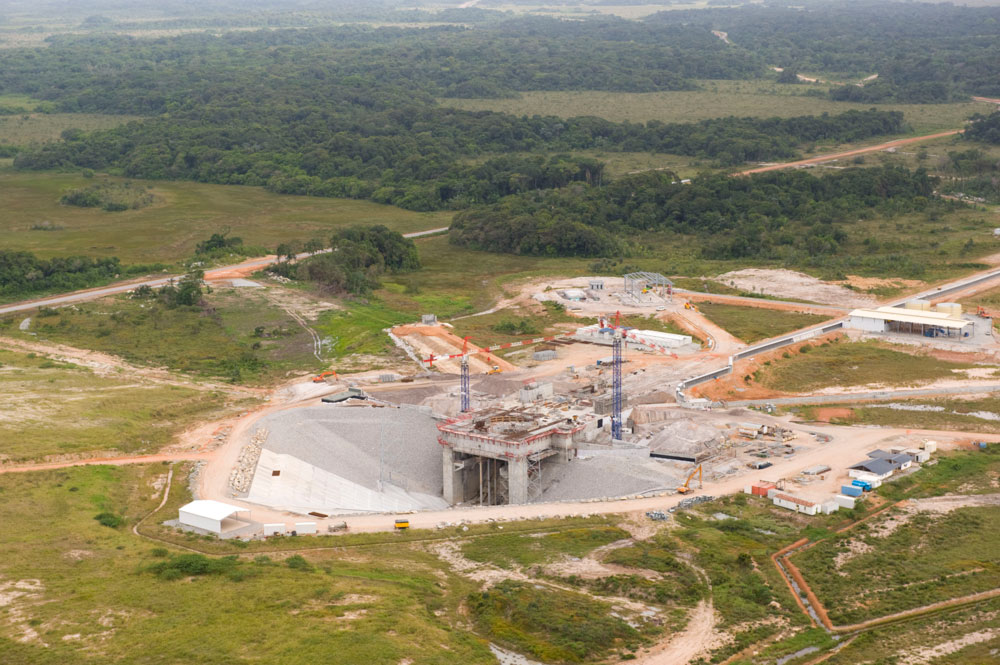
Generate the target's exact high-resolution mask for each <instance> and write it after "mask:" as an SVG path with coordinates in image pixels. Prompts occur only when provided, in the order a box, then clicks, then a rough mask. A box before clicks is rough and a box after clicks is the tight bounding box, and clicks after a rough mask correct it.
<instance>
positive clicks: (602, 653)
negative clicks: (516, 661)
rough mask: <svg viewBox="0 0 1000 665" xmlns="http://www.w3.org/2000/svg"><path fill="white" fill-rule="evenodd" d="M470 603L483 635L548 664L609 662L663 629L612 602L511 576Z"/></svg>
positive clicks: (473, 597)
mask: <svg viewBox="0 0 1000 665" xmlns="http://www.w3.org/2000/svg"><path fill="white" fill-rule="evenodd" d="M469 605H470V608H471V611H472V616H473V618H474V619H475V621H476V626H477V628H478V629H479V631H480V632H481V633H483V634H485V635H486V636H488V637H490V638H491V639H494V640H496V641H498V642H500V643H501V644H504V645H506V646H509V647H513V648H516V649H517V650H518V651H520V652H522V653H526V654H527V655H528V656H529V657H531V658H537V659H539V660H541V661H543V662H546V663H583V662H590V661H595V660H604V658H605V657H607V656H609V655H610V654H611V653H612V652H614V651H617V650H618V649H623V650H625V651H634V650H635V649H636V648H638V647H639V646H641V645H644V644H648V643H649V642H650V639H649V638H650V637H651V636H653V635H656V634H658V633H660V632H661V631H662V628H660V627H659V626H656V625H655V624H653V623H652V622H649V621H648V620H647V619H645V618H643V617H638V616H622V613H621V612H620V611H612V610H611V606H610V604H608V603H603V602H601V601H597V600H594V599H592V598H590V597H588V596H585V595H583V594H579V593H573V592H570V591H560V590H554V589H546V588H544V587H541V586H539V585H533V584H529V583H526V582H514V581H511V580H505V581H503V582H501V583H499V584H497V585H496V586H494V587H493V588H491V589H489V590H487V591H483V592H480V593H475V594H472V595H470V596H469ZM630 623H631V624H633V625H636V626H638V628H636V627H633V625H630Z"/></svg>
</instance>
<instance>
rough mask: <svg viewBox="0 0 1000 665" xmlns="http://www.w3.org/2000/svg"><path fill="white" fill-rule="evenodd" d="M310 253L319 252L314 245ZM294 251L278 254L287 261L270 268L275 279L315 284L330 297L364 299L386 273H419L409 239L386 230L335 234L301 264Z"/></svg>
mask: <svg viewBox="0 0 1000 665" xmlns="http://www.w3.org/2000/svg"><path fill="white" fill-rule="evenodd" d="M310 245H311V246H310V248H309V249H310V250H311V251H314V252H316V251H318V250H319V248H318V247H317V245H316V244H315V243H311V244H310ZM295 250H296V248H295V247H291V246H287V245H286V246H285V247H284V248H283V250H279V252H278V254H279V255H280V256H284V257H286V259H287V260H284V261H281V262H279V263H277V264H275V265H273V266H271V267H270V268H269V270H270V271H271V272H272V273H274V274H277V275H281V276H282V277H286V278H289V279H298V280H302V281H307V282H311V283H313V284H315V285H316V286H318V287H319V288H321V289H323V290H324V291H327V292H329V293H333V294H337V295H340V294H345V293H347V294H352V295H366V294H368V293H371V292H372V291H373V290H375V289H377V288H379V286H380V283H379V277H380V276H382V275H383V274H385V273H387V272H388V273H401V272H410V271H413V270H419V269H420V257H419V256H418V255H417V247H416V245H414V244H413V241H412V240H411V239H409V238H404V237H403V236H402V234H400V233H399V232H397V231H390V230H389V229H388V228H386V227H385V226H369V227H363V226H352V227H349V228H346V229H340V230H338V231H337V232H336V233H335V234H334V235H333V237H332V238H331V239H330V243H329V245H328V247H327V248H326V251H322V252H320V253H316V254H313V255H312V256H309V257H307V258H305V259H302V260H300V261H296V260H294V255H295Z"/></svg>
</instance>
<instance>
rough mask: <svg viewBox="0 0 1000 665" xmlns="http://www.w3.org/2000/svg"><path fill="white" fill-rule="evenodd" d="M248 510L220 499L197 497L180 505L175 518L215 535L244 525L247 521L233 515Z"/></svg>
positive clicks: (247, 511)
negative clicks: (234, 517)
mask: <svg viewBox="0 0 1000 665" xmlns="http://www.w3.org/2000/svg"><path fill="white" fill-rule="evenodd" d="M249 512H250V511H249V510H248V509H246V508H240V507H239V506H232V505H230V504H228V503H222V502H221V501H212V500H210V499H199V500H197V501H192V502H191V503H189V504H186V505H183V506H181V507H180V510H179V511H178V513H179V514H178V518H177V520H178V521H179V522H180V523H181V524H182V525H184V526H193V527H195V528H198V529H204V530H205V531H209V532H211V533H214V534H216V535H222V533H223V532H225V531H230V530H232V529H234V528H237V527H241V526H245V525H246V524H247V521H245V520H239V519H233V516H234V515H236V514H238V513H248V514H249Z"/></svg>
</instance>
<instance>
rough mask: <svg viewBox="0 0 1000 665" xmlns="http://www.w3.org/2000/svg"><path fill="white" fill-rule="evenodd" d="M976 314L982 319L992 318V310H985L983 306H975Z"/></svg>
mask: <svg viewBox="0 0 1000 665" xmlns="http://www.w3.org/2000/svg"><path fill="white" fill-rule="evenodd" d="M976 314H977V315H979V317H980V318H983V319H992V318H993V313H992V312H987V311H986V308H985V307H977V308H976Z"/></svg>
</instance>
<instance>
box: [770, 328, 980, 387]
mask: <svg viewBox="0 0 1000 665" xmlns="http://www.w3.org/2000/svg"><path fill="white" fill-rule="evenodd" d="M904 348H907V347H901V346H897V347H893V346H892V345H887V344H882V343H879V342H871V341H870V342H845V341H841V338H838V339H837V340H834V341H831V342H824V343H823V344H820V345H819V346H811V345H809V344H806V345H804V346H802V347H801V348H800V349H799V351H798V352H796V353H792V352H789V353H788V357H782V358H781V359H779V360H775V361H774V362H773V363H772V364H771V365H769V366H764V367H761V368H760V369H759V370H758V371H757V372H756V373H755V375H754V376H755V378H756V379H757V381H758V382H759V383H760V384H761V385H762V386H764V387H766V388H770V389H772V390H780V391H783V392H792V393H803V392H808V391H810V390H818V389H820V388H826V387H829V386H865V385H870V384H871V385H876V384H878V385H890V386H913V385H919V384H921V383H927V382H930V381H934V380H937V379H944V378H949V377H955V376H956V374H955V370H961V369H970V368H973V367H976V365H973V364H971V363H955V362H948V361H946V360H938V359H937V358H934V357H931V356H926V355H921V356H914V355H913V354H911V353H907V352H905V351H903V350H898V349H904ZM907 350H909V349H907Z"/></svg>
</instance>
